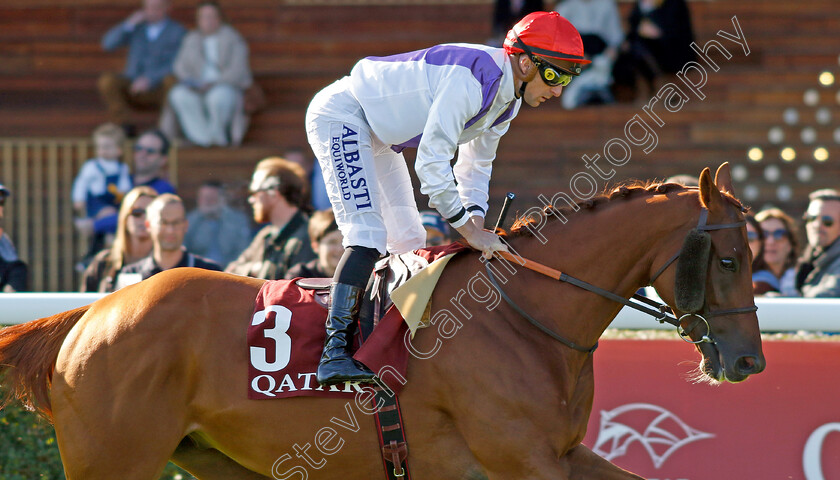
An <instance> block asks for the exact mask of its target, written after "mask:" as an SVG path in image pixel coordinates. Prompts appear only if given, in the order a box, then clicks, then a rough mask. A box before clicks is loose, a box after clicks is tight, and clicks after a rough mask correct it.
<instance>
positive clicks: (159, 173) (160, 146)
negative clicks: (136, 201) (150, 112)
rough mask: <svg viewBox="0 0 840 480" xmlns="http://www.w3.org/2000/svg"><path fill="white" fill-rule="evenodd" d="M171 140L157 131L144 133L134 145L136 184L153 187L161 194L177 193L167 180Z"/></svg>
mask: <svg viewBox="0 0 840 480" xmlns="http://www.w3.org/2000/svg"><path fill="white" fill-rule="evenodd" d="M170 145H171V144H170V142H169V138H167V136H166V135H165V134H164V133H163V132H161V131H160V130H157V129H152V130H147V131H145V132H143V133H142V134H141V135H140V137H139V138H138V139H137V143H136V144H134V184H135V185H145V186H147V187H152V188H154V189H155V191H157V192H158V193H159V194H164V193H175V187H173V186H172V184H171V183H169V180H168V179H167V177H168V174H167V168H168V166H169V148H170Z"/></svg>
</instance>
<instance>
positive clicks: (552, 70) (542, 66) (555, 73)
mask: <svg viewBox="0 0 840 480" xmlns="http://www.w3.org/2000/svg"><path fill="white" fill-rule="evenodd" d="M532 58H533V57H532ZM534 63H535V64H536V65H537V68H538V69H539V72H540V77H542V79H543V82H545V84H546V85H548V86H549V87H557V86H560V87H565V86H566V85H568V84H569V83H571V81H572V77H573V76H574V74H572V73H571V72H567V71H564V70H563V69H561V68H560V67H555V66H554V65H549V64H548V63H545V62H541V61H539V60H536V61H535V62H534Z"/></svg>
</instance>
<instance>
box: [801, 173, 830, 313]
mask: <svg viewBox="0 0 840 480" xmlns="http://www.w3.org/2000/svg"><path fill="white" fill-rule="evenodd" d="M808 198H809V200H810V203H809V204H808V210H807V211H806V212H805V215H804V216H803V220H804V222H805V233H806V234H807V236H808V247H807V248H806V249H805V252H804V253H803V255H802V257H801V258H800V260H799V266H798V269H797V272H796V288H797V289H798V290H799V292H801V294H802V296H803V297H809V298H815V297H840V240H838V238H840V191H838V190H834V189H823V190H817V191H815V192H813V193H811V194H810V195H809V196H808Z"/></svg>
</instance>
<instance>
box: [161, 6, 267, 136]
mask: <svg viewBox="0 0 840 480" xmlns="http://www.w3.org/2000/svg"><path fill="white" fill-rule="evenodd" d="M196 24H197V26H198V29H197V30H193V31H191V32H190V33H189V34H187V36H186V37H185V38H184V42H183V43H182V44H181V49H180V50H179V51H178V56H177V57H176V59H175V66H174V72H175V76H177V77H178V80H179V83H178V85H176V86H175V87H173V88H172V90H171V91H170V92H169V103H170V105H171V106H172V108H173V109H174V110H175V113H176V115H177V117H178V121H179V123H180V125H181V128H182V130H183V132H184V134H185V135H186V137H187V139H188V140H189V141H190V142H192V143H194V144H196V145H200V146H202V147H210V146H213V145H218V146H227V145H230V144H231V143H233V144H237V143H239V141H241V137H242V135H244V128H243V129H242V130H243V131H241V132H238V133H235V134H234V133H232V132H231V127H232V125H233V124H234V123H235V117H236V116H244V112H243V111H242V110H243V106H242V94H243V92H244V91H245V89H247V88H248V87H249V86H251V83H252V81H253V78H252V76H251V69H250V67H249V66H248V44H247V43H245V39H244V38H242V35H240V34H239V32H237V31H236V30H235V29H234V28H233V27H231V26H230V25H228V24H227V23H225V22H224V17H223V15H222V11H221V9H220V7H219V4H218V3H217V2H215V1H212V0H208V1H203V2H201V3H200V4H199V5H198V9H197V11H196Z"/></svg>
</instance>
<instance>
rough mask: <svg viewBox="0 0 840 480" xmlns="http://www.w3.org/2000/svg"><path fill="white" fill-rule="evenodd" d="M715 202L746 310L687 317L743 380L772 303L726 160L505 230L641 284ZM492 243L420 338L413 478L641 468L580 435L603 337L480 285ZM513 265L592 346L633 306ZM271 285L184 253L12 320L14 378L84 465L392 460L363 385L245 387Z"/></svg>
mask: <svg viewBox="0 0 840 480" xmlns="http://www.w3.org/2000/svg"><path fill="white" fill-rule="evenodd" d="M702 207H705V208H706V209H708V224H709V225H713V224H717V225H719V226H720V225H729V227H727V228H725V229H718V230H716V229H712V228H710V229H709V230H710V232H709V234H710V236H711V244H712V246H711V253H710V254H709V256H708V273H707V274H706V278H705V280H704V279H702V278H701V279H700V282H699V283H700V286H701V287H702V285H703V284H704V283H705V287H706V288H705V298H704V306H703V310H702V311H701V313H703V312H709V311H714V310H718V311H719V312H720V311H726V310H730V312H726V313H723V314H719V315H710V316H708V317H707V318H708V324H709V331H708V332H707V331H706V330H707V329H706V328H705V327H698V328H692V327H689V326H688V323H689V322H688V319H686V321H685V322H684V323H685V324H684V325H683V326H684V327H686V328H687V329H688V330H690V331H689V335H690V337H691V338H692V339H693V340H696V341H700V340H701V338H702V336H704V335H708V336H710V337H712V339H713V341H711V342H701V343H698V344H697V345H696V348H697V349H698V351H699V352H700V354H701V356H702V360H701V363H700V367H699V372H702V374H705V375H706V376H707V377H708V378H709V379H711V380H710V381H733V382H736V381H741V380H744V379H745V378H747V377H748V376H749V375H751V374H754V373H758V372H760V371H762V370H763V369H764V365H765V363H764V356H763V354H762V350H761V337H760V335H759V328H758V319H757V317H756V315H755V312H754V310H752V309H746V308H744V307H745V306H752V305H753V296H752V285H751V279H750V277H751V272H750V260H751V258H750V250H749V247H748V245H747V237H746V231H745V229H744V228H743V227H742V226H739V225H736V226H734V227H733V226H731V225H732V224H733V223H735V224H737V223H739V222H742V221H743V220H744V217H743V213H742V211H743V210H742V207H741V204H740V203H739V202H738V201H737V200H736V199H735V198H734V197H733V196H732V186H731V180H730V177H729V170H728V166H726V165H723V166H721V168H720V169H718V173H717V175H716V177H715V180H712V178H711V174H710V172H709V170H708V169H705V170H704V171H703V173H702V174H701V176H700V186H699V188H696V187H695V188H690V187H684V186H682V185H675V184H660V185H647V186H645V185H633V186H625V187H621V188H618V189H616V190H614V191H613V192H611V193H610V194H609V195H606V196H601V197H598V198H596V199H590V200H589V201H587V202H585V204H581V205H580V206H578V205H574V206H572V207H570V208H569V209H568V210H560V209H554V208H548V209H546V210H545V211H544V212H543V214H544V215H545V216H543V217H542V218H537V217H538V216H537V215H534V216H533V217H534V218H533V219H532V221H530V222H523V221H519V222H518V225H515V226H514V228H513V229H512V232H511V233H509V234H507V238H508V241H509V243H510V245H511V246H512V248H513V249H514V250H515V251H516V252H517V253H518V254H520V255H522V257H525V258H528V259H530V260H534V261H536V262H539V263H541V264H543V265H547V266H550V267H554V268H559V269H563V270H564V271H565V272H568V273H570V274H572V275H575V276H577V278H580V279H583V280H585V281H587V282H589V283H591V284H594V285H597V286H599V287H601V288H604V289H606V290H609V291H611V292H615V293H617V294H619V295H621V296H623V297H624V298H629V297H630V296H631V295H632V294H633V293H634V292H635V291H636V290H637V289H638V288H639V287H641V286H644V285H646V284H648V283H649V281H650V280H651V279H652V278H654V273H656V272H657V271H658V270H660V269H662V268H663V267H664V266H665V265H666V264H667V263H669V259H673V257H674V254H675V253H676V252H678V251H680V249H681V245H682V244H683V239H684V238H685V237H686V236H687V234H688V233H689V232H690V231H692V230H693V229H694V228H695V226H696V225H697V224H698V219H699V218H700V215H701V211H702ZM577 209H579V211H575V212H574V213H572V210H577ZM561 217H563V219H561ZM551 218H554V220H552V219H551ZM479 257H480V255H479V254H477V253H474V252H473V253H468V254H462V255H459V256H456V257H454V258H453V259H452V260H451V261H450V263H449V265H448V267H447V268H446V270H445V271H444V273H443V275H442V277H441V279H440V282H439V284H438V287H437V288H436V290H435V292H434V294H433V297H432V303H431V305H432V318H433V319H437V320H439V321H437V322H436V324H433V325H432V326H431V327H430V328H426V329H423V330H420V331H419V332H418V333H417V335H416V337H415V339H414V340H413V342H412V345H413V349H414V350H415V352H425V353H427V354H428V355H424V356H423V358H422V359H421V358H419V357H420V356H419V355H418V357H414V358H411V359H410V362H409V364H408V373H407V379H408V382H407V384H406V386H405V388H404V389H403V391H402V393H401V395H400V401H401V404H402V413H403V423H404V425H405V428H406V434H407V439H408V443H409V449H410V458H409V460H410V464H411V470H412V475H413V477H414V478H416V479H428V480H438V479H482V478H487V479H502V480H510V479H554V480H559V479H598V480H610V479H616V480H617V479H639V478H641V477H638V476H636V475H633V474H631V473H628V472H626V471H624V470H622V469H620V468H618V467H616V466H614V465H612V464H611V463H610V462H608V461H606V460H604V459H603V458H601V457H600V456H598V455H596V454H595V453H593V452H592V451H591V450H590V449H589V448H587V447H586V446H584V445H582V444H581V440H582V439H583V438H584V434H585V431H586V425H587V421H588V420H589V414H590V411H591V408H592V401H593V394H594V392H593V382H594V380H593V361H592V358H593V356H592V355H593V354H591V353H587V352H581V351H577V350H574V349H571V348H569V347H568V346H566V345H564V344H563V343H561V342H558V341H556V340H555V339H553V338H551V337H550V336H549V335H546V334H545V333H544V332H542V331H540V330H539V329H537V328H535V327H534V326H532V325H530V324H529V323H527V322H526V321H525V320H524V318H523V317H522V316H521V315H520V314H519V313H518V312H516V311H515V310H514V309H513V308H512V307H511V306H509V305H508V304H506V303H504V302H500V301H498V296H497V295H496V294H495V293H493V292H495V290H491V289H490V287H489V286H488V284H486V282H485V283H484V284H483V285H484V287H486V288H484V287H481V286H480V285H479V284H478V283H471V284H470V285H471V286H468V284H469V283H470V279H471V278H473V277H475V276H476V275H478V274H479V273H481V272H484V265H483V263H482V262H481V261H480V258H479ZM511 265H515V264H513V263H511ZM496 266H497V267H498V270H499V271H500V272H504V271H505V270H504V269H503V268H502V267H501V266H500V265H499V264H497V265H496ZM676 270H677V268H675V266H668V267H665V268H664V271H663V273H662V274H661V275H656V278H655V281H654V282H653V283H654V287H655V288H656V289H657V291H658V292H659V293H660V295H661V297H662V298H663V299H664V301H666V302H667V303H668V304H669V305H672V306H673V305H675V302H674V295H675V294H674V292H675V287H674V284H675V278H676V273H675V271H676ZM503 281H504V286H503V288H504V290H505V293H506V294H507V295H508V296H509V297H510V298H511V299H512V300H514V301H515V302H516V304H517V305H519V306H521V308H522V309H523V310H524V311H526V312H527V314H528V315H530V316H532V317H534V318H536V319H539V321H540V322H542V323H543V324H544V325H546V326H547V327H548V328H549V329H550V330H552V331H553V332H554V333H555V334H556V335H558V336H562V337H564V338H566V339H568V340H569V341H571V342H574V343H576V344H577V345H583V346H592V345H595V344H596V342H597V340H598V338H599V337H600V335H601V334H602V333H603V332H604V330H605V329H606V328H607V326H608V325H609V323H610V321H611V320H612V319H613V318H614V317H615V316H616V314H617V313H618V311H619V309H620V308H621V305H619V304H618V303H614V302H613V301H610V300H608V299H606V298H604V297H602V296H598V295H595V294H593V293H590V292H587V291H585V290H582V289H580V288H577V287H575V286H572V285H569V284H567V283H559V282H557V281H555V280H553V279H550V278H549V277H547V276H543V275H540V274H539V273H535V272H532V271H530V270H525V269H523V268H517V270H516V273H515V275H514V274H509V275H507V278H506V279H503ZM262 283H263V281H262V280H255V279H250V278H244V277H237V276H233V275H227V274H222V273H215V272H207V271H204V270H195V269H176V270H172V271H167V272H164V273H161V274H159V275H156V276H155V277H153V278H151V279H149V280H147V281H144V282H141V283H139V284H137V285H133V286H130V287H127V288H124V289H122V290H120V291H118V292H116V293H114V294H112V295H108V296H107V297H104V298H102V299H101V300H99V301H97V302H95V303H93V304H91V305H89V306H87V307H83V308H79V309H76V310H73V311H70V312H65V313H62V314H58V315H55V316H52V317H49V318H43V319H40V320H35V321H32V322H29V323H26V324H22V325H17V326H11V327H7V328H6V329H3V330H2V331H0V365H2V366H3V368H5V369H7V371H6V374H7V375H6V381H7V386H8V387H9V388H11V390H12V393H13V394H14V395H15V396H17V398H20V399H22V400H24V401H28V402H30V404H31V405H32V406H34V408H36V409H38V410H39V411H41V412H42V413H44V414H45V415H47V416H48V418H50V419H51V420H52V421H53V423H54V425H55V430H56V434H57V438H58V446H59V449H60V451H61V458H62V461H63V462H64V466H65V471H66V475H67V478H68V479H69V480H104V479H112V478H120V479H123V480H130V479H138V480H141V479H142V480H151V479H155V478H157V476H158V475H160V473H161V471H162V469H163V468H164V466H165V464H166V463H167V461H168V460H170V459H171V460H172V461H173V462H175V463H176V464H178V465H181V466H183V467H184V468H185V469H186V470H188V471H190V472H191V473H193V474H194V475H196V476H197V477H199V478H201V479H258V478H272V477H273V478H281V479H296V480H297V479H307V478H310V477H311V478H318V479H335V480H338V479H341V480H371V479H376V478H381V477H382V476H383V467H382V460H381V457H380V449H379V446H378V439H377V434H376V432H375V426H374V422H373V420H372V419H371V418H369V416H368V415H366V414H365V412H362V411H361V410H360V409H359V408H360V406H359V405H356V404H354V402H353V401H352V400H350V401H348V400H347V399H332V398H314V397H295V398H289V399H284V400H274V401H272V400H261V401H255V400H248V399H247V398H246V395H245V391H246V386H245V384H246V382H247V375H248V361H249V359H248V349H247V348H246V346H245V344H246V342H245V333H246V327H247V325H248V322H249V319H250V318H251V315H252V313H253V308H254V299H255V297H256V295H257V292H258V290H259V289H260V286H261V285H262ZM468 290H473V293H472V294H471V293H464V292H465V291H468ZM459 292H460V294H459ZM476 292H477V293H476ZM488 298H491V299H495V301H488ZM453 302H454V303H453ZM455 303H457V304H458V305H455ZM443 309H448V312H447V313H446V314H445V315H444V314H441V312H443ZM731 310H735V312H731ZM745 310H748V311H745ZM677 313H678V314H680V313H681V312H677ZM439 314H441V315H439ZM442 318H446V319H447V320H446V321H444V320H440V319H442ZM460 330H464V331H460ZM686 348H690V347H689V346H688V345H686ZM429 352H434V354H433V355H432V354H430V353H429ZM9 367H11V368H9ZM722 408H726V406H723V407H722ZM732 408H738V407H735V406H733V407H732Z"/></svg>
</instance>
